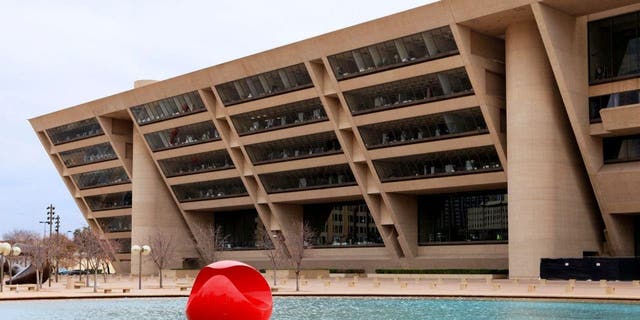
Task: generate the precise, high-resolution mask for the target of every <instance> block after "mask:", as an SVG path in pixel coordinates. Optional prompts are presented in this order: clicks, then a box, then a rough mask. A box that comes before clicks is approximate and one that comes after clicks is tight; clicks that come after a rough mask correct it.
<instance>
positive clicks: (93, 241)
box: [74, 228, 106, 292]
mask: <svg viewBox="0 0 640 320" xmlns="http://www.w3.org/2000/svg"><path fill="white" fill-rule="evenodd" d="M74 240H77V241H76V243H77V244H78V249H79V250H80V251H81V252H83V253H85V254H86V263H87V265H88V266H89V267H90V269H92V271H93V292H98V267H99V266H100V262H101V261H102V260H103V259H104V257H105V255H106V254H105V246H106V242H105V241H102V240H101V239H100V237H99V236H98V234H97V233H96V232H95V231H93V230H92V229H90V228H83V229H82V230H80V232H78V233H77V234H76V235H75V238H74ZM88 282H89V276H88V275H87V283H88Z"/></svg>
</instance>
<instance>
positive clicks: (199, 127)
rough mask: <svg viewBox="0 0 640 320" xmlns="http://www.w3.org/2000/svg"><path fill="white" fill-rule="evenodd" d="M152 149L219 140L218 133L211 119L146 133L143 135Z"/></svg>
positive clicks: (164, 148) (158, 149) (157, 149)
mask: <svg viewBox="0 0 640 320" xmlns="http://www.w3.org/2000/svg"><path fill="white" fill-rule="evenodd" d="M144 138H145V139H146V140H147V143H148V144H149V147H150V148H151V150H153V151H160V150H166V149H171V148H178V147H184V146H190V145H194V144H199V143H205V142H210V141H215V140H220V134H219V133H218V130H217V129H216V128H215V126H214V125H213V122H211V121H204V122H199V123H194V124H189V125H186V126H181V127H175V128H171V129H166V130H161V131H156V132H152V133H147V134H145V135H144Z"/></svg>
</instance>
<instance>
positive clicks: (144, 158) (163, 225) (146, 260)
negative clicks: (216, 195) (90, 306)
mask: <svg viewBox="0 0 640 320" xmlns="http://www.w3.org/2000/svg"><path fill="white" fill-rule="evenodd" d="M132 171H133V173H132V175H133V177H132V179H131V183H132V200H133V201H132V209H131V213H132V216H131V222H132V232H131V244H132V245H135V244H137V245H145V244H147V245H150V243H149V242H150V239H151V237H155V236H156V235H162V236H163V237H165V238H166V239H172V241H173V243H174V245H175V246H176V251H175V256H174V257H173V259H172V265H171V266H170V267H169V268H176V267H182V258H185V257H199V255H198V253H197V252H196V251H195V245H194V244H193V241H192V239H191V236H190V232H189V229H188V227H187V225H186V223H185V222H184V219H183V217H182V213H181V212H180V210H179V209H178V207H177V206H176V204H175V202H174V200H173V197H172V196H171V193H169V190H168V189H167V186H166V184H165V183H164V181H163V180H162V177H161V176H160V173H159V172H158V169H157V168H156V166H155V164H154V163H153V159H152V158H151V156H150V155H149V151H147V148H146V147H145V142H144V139H143V138H142V136H140V134H138V133H137V132H134V133H133V163H132ZM153 249H154V248H153V246H152V247H151V250H153ZM138 264H139V259H138V256H137V255H133V254H132V256H131V273H133V274H138ZM157 273H158V270H157V268H156V266H155V265H154V264H153V261H152V260H151V259H150V257H148V256H147V257H143V263H142V274H143V275H149V274H157Z"/></svg>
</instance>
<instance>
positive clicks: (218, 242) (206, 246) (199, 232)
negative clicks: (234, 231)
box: [193, 224, 229, 264]
mask: <svg viewBox="0 0 640 320" xmlns="http://www.w3.org/2000/svg"><path fill="white" fill-rule="evenodd" d="M193 235H194V236H195V238H196V246H197V248H198V251H199V252H200V254H201V255H202V258H203V259H204V260H205V263H206V264H209V263H212V262H216V261H218V257H219V254H220V252H221V251H223V250H224V245H225V243H226V242H227V239H228V238H229V235H224V234H223V233H222V228H221V227H220V226H218V227H216V226H215V225H212V224H209V225H200V226H196V227H195V228H194V230H193Z"/></svg>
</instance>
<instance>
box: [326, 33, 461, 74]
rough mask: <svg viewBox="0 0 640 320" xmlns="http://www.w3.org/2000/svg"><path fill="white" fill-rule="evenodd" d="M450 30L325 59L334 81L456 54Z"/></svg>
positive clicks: (402, 39) (423, 34)
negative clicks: (334, 78)
mask: <svg viewBox="0 0 640 320" xmlns="http://www.w3.org/2000/svg"><path fill="white" fill-rule="evenodd" d="M457 53H458V48H457V46H456V43H455V40H454V39H453V34H452V33H451V29H450V28H449V27H448V26H447V27H442V28H438V29H434V30H429V31H425V32H420V33H416V34H412V35H410V36H406V37H402V38H398V39H393V40H389V41H385V42H381V43H376V44H374V45H370V46H368V47H363V48H358V49H355V50H349V51H346V52H343V53H339V54H336V55H332V56H329V57H328V60H329V63H330V64H331V68H332V69H333V72H334V74H335V75H336V78H337V79H338V80H341V79H346V78H350V77H355V76H359V75H363V74H368V73H372V72H377V71H382V70H386V69H390V68H395V67H399V66H403V65H408V64H413V63H418V62H423V61H427V60H432V59H436V58H441V57H445V56H448V55H452V54H457Z"/></svg>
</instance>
